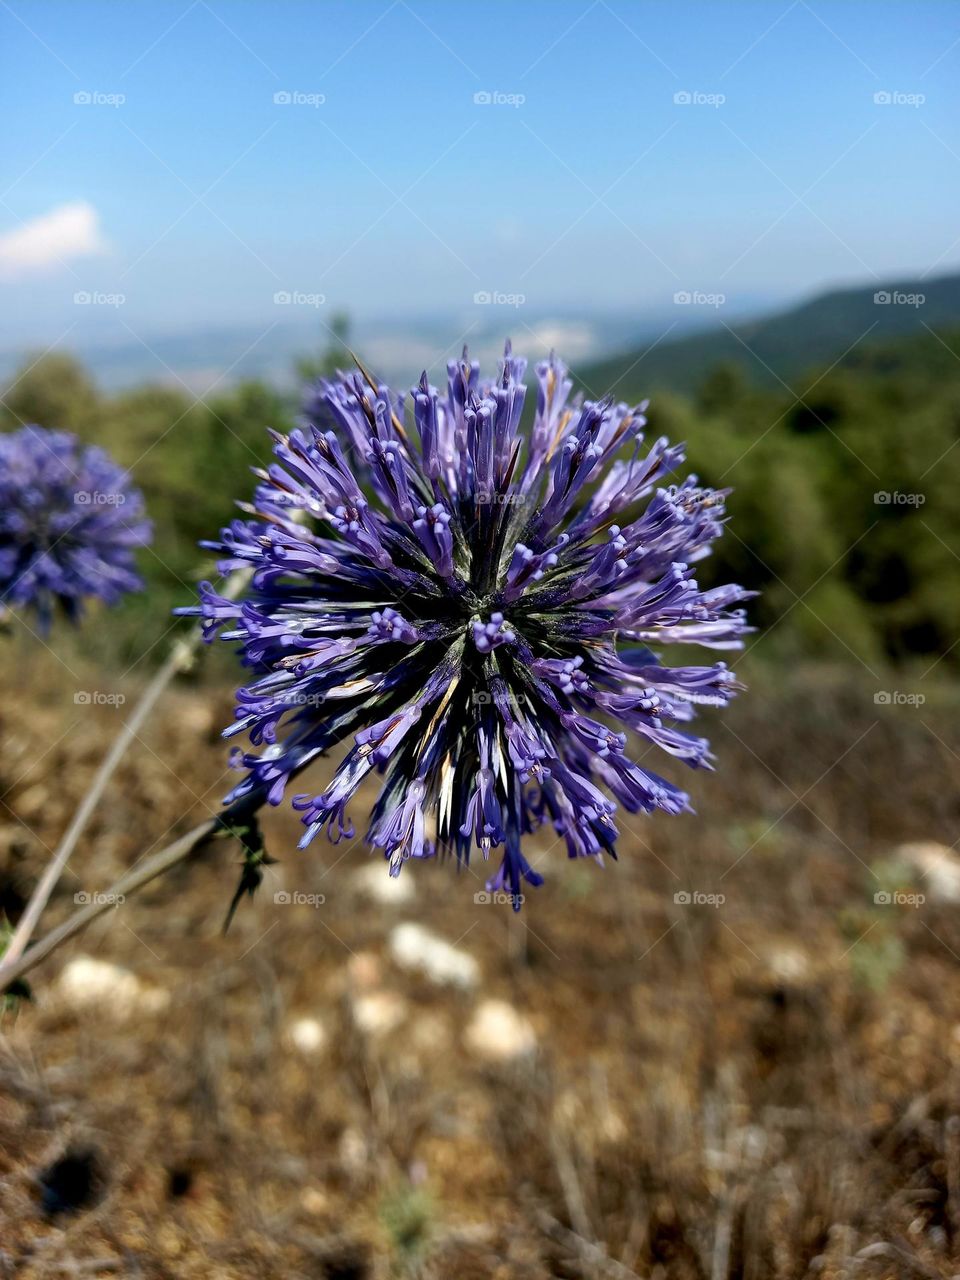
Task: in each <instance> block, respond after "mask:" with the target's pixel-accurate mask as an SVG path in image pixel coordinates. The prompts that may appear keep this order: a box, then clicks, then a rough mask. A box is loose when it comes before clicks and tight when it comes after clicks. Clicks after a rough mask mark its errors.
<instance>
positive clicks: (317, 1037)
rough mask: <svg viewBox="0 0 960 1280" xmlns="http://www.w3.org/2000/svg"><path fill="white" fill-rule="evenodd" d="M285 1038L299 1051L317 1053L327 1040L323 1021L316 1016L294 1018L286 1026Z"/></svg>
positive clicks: (307, 1053)
mask: <svg viewBox="0 0 960 1280" xmlns="http://www.w3.org/2000/svg"><path fill="white" fill-rule="evenodd" d="M287 1039H288V1040H289V1042H290V1044H292V1045H293V1047H294V1048H295V1049H299V1050H300V1052H301V1053H303V1054H306V1055H308V1056H309V1055H312V1054H315V1053H319V1052H320V1050H321V1049H322V1048H323V1046H324V1045H325V1044H326V1041H327V1033H326V1031H324V1029H323V1023H322V1022H320V1021H318V1019H316V1018H294V1020H293V1021H292V1022H291V1023H290V1025H289V1026H288V1027H287Z"/></svg>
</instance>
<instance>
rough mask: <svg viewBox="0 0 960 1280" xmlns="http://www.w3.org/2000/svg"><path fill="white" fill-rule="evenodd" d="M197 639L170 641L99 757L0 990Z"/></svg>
mask: <svg viewBox="0 0 960 1280" xmlns="http://www.w3.org/2000/svg"><path fill="white" fill-rule="evenodd" d="M249 576H250V575H249V573H235V574H234V575H233V576H232V577H231V579H230V581H229V582H228V583H227V585H226V587H225V589H224V591H223V594H224V596H226V597H227V598H228V599H234V598H235V597H236V596H237V595H238V594H239V593H240V592H241V591H242V590H243V588H244V587H245V586H246V584H247V580H248V578H249ZM202 639H203V632H202V629H201V628H200V627H197V628H196V629H195V630H194V632H193V633H192V634H191V635H189V636H187V637H180V638H178V639H177V640H176V641H174V643H173V645H172V647H171V649H170V653H169V655H168V656H167V659H166V661H165V662H164V664H163V666H161V667H160V669H159V671H157V673H156V675H155V676H154V677H153V679H152V680H151V681H150V683H149V684H148V685H147V687H146V689H144V691H143V693H142V695H141V697H140V701H139V702H138V703H137V705H136V706H135V707H134V709H133V712H132V714H131V715H130V717H129V719H128V720H126V721H125V722H124V725H123V728H122V729H121V730H120V732H119V733H118V734H117V737H116V738H115V739H114V742H113V744H112V746H111V747H110V750H109V751H108V752H107V754H106V756H104V758H103V761H102V763H101V765H100V768H99V769H98V770H97V772H96V775H95V776H94V779H93V781H92V782H91V784H90V787H89V789H88V790H87V792H86V793H85V795H84V797H83V799H82V800H81V801H80V804H79V805H78V806H77V809H76V812H75V813H74V815H73V818H72V820H71V822H70V825H69V827H67V829H66V831H65V832H64V834H63V836H62V838H61V840H60V843H59V844H58V845H57V847H56V849H55V850H54V853H53V857H52V858H51V859H50V862H49V863H48V864H47V868H46V870H45V871H44V873H43V875H42V876H41V877H40V879H39V881H38V882H37V885H36V887H35V888H34V890H33V893H32V894H31V895H30V901H29V902H28V903H27V906H26V908H25V910H24V912H23V915H22V916H21V917H20V919H19V921H18V922H17V927H16V929H15V930H14V931H13V935H12V937H11V938H10V943H9V945H8V947H7V948H6V950H5V952H4V954H3V956H2V958H0V990H2V989H3V988H4V987H6V986H7V985H8V984H9V983H10V982H11V981H12V979H13V976H15V974H14V970H15V968H16V966H17V961H18V960H19V959H20V957H21V956H22V955H23V953H24V952H25V951H26V949H27V946H28V945H29V942H30V939H31V938H32V937H33V933H34V930H35V929H36V927H37V924H38V923H39V920H40V917H41V915H42V914H43V909H44V907H45V906H46V905H47V903H48V902H49V900H50V895H51V894H52V893H53V891H54V889H55V888H56V886H57V881H58V880H59V879H60V877H61V875H62V874H63V870H64V867H66V865H67V862H68V861H69V859H70V855H71V854H72V853H73V851H74V849H75V848H76V847H77V843H78V842H79V840H80V837H81V836H82V835H83V833H84V831H85V830H86V828H87V824H88V823H89V821H90V819H91V817H92V816H93V813H94V810H95V809H96V807H97V805H98V804H99V802H100V800H101V798H102V796H103V793H104V791H105V790H106V788H107V784H108V783H109V781H110V779H111V778H112V777H113V774H114V772H115V771H116V768H117V766H118V765H119V764H120V761H121V760H122V759H123V757H124V756H125V755H126V753H127V750H128V748H129V746H130V744H131V743H132V742H133V740H134V739H135V738H136V737H137V734H138V732H139V730H140V727H141V725H142V724H143V723H144V721H145V720H146V719H147V717H148V716H149V714H150V712H151V711H152V710H153V707H154V705H155V703H156V702H157V699H158V698H159V697H160V695H161V694H162V693H163V691H164V689H166V687H167V685H168V684H169V683H170V681H171V680H172V679H173V677H174V676H175V675H178V674H179V673H180V672H181V671H186V670H188V669H189V667H190V666H191V665H192V663H193V661H194V658H195V657H196V654H197V651H198V649H199V648H200V644H201V641H202ZM198 830H199V828H198ZM171 847H173V846H171ZM158 856H159V855H158ZM78 914H81V915H82V914H83V913H82V912H80V913H78ZM97 914H99V913H98V912H94V915H93V916H91V917H90V918H91V919H93V918H94V916H95V915H97ZM81 927H82V926H81ZM51 936H52V935H51ZM67 936H69V935H67Z"/></svg>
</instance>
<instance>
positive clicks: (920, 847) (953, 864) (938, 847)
mask: <svg viewBox="0 0 960 1280" xmlns="http://www.w3.org/2000/svg"><path fill="white" fill-rule="evenodd" d="M894 857H895V858H896V860H897V861H898V862H905V863H906V864H907V865H908V866H910V867H913V868H914V869H915V870H916V871H917V872H919V875H920V878H919V880H918V881H917V886H916V887H917V890H918V891H919V892H920V893H926V894H927V895H928V896H929V897H930V898H934V899H936V900H937V901H938V902H960V858H958V857H957V855H956V853H955V852H954V851H953V850H952V849H950V848H948V847H947V846H946V845H945V844H937V843H936V841H934V840H924V841H919V842H917V843H916V844H901V845H899V846H898V847H897V849H896V850H895V851H894Z"/></svg>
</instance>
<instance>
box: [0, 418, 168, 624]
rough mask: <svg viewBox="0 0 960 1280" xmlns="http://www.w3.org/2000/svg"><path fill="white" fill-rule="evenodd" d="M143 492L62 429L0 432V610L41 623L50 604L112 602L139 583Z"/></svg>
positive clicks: (100, 453)
mask: <svg viewBox="0 0 960 1280" xmlns="http://www.w3.org/2000/svg"><path fill="white" fill-rule="evenodd" d="M150 536H151V530H150V523H149V521H147V520H146V519H144V514H143V499H142V497H141V495H140V492H139V490H138V489H135V488H133V487H132V485H131V484H130V479H129V476H128V475H127V473H126V472H125V471H123V470H122V469H121V468H120V467H118V466H117V464H116V463H115V462H114V461H113V459H112V458H111V457H110V456H109V454H107V453H105V452H104V450H103V449H98V448H95V447H93V446H91V445H84V444H81V442H80V441H79V440H78V439H77V438H76V436H74V435H71V434H70V433H69V432H67V431H49V430H47V429H46V428H44V427H36V426H29V427H23V428H22V429H21V430H19V431H13V432H9V433H7V434H5V435H0V609H2V608H30V609H33V610H34V612H35V614H36V617H37V619H38V622H39V625H40V627H41V629H43V630H44V631H45V630H47V629H48V628H49V626H50V623H51V620H52V618H53V613H54V608H55V606H56V605H60V606H61V608H62V609H63V611H64V612H65V613H66V614H67V616H68V617H69V618H71V619H72V620H74V621H76V620H77V619H78V618H79V617H80V614H81V613H82V611H83V602H84V599H85V598H88V597H96V598H98V599H100V600H103V601H105V602H106V603H107V604H114V603H116V601H118V600H119V599H120V598H121V596H123V594H124V593H125V592H127V591H138V590H140V588H141V587H142V586H143V583H142V582H141V580H140V578H139V577H138V576H137V574H136V572H135V566H134V554H133V551H134V548H135V547H140V546H144V545H145V544H146V543H148V542H149V541H150Z"/></svg>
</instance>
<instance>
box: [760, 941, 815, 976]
mask: <svg viewBox="0 0 960 1280" xmlns="http://www.w3.org/2000/svg"><path fill="white" fill-rule="evenodd" d="M766 958H767V963H768V964H769V966H770V976H771V977H773V978H775V979H776V980H777V981H779V982H802V981H803V979H804V978H807V977H809V974H810V961H809V960H808V958H807V956H806V955H805V954H804V952H803V951H801V950H800V948H799V947H791V946H789V945H787V946H776V947H772V948H771V949H770V950H769V951H768V952H767V953H766Z"/></svg>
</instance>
